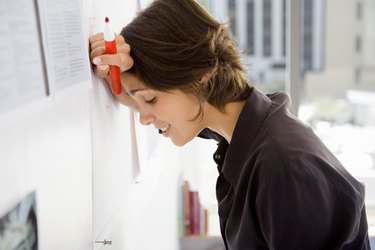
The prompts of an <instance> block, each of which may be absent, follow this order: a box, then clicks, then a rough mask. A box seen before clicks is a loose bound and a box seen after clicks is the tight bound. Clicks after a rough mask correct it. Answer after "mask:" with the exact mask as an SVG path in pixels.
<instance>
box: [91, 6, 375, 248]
mask: <svg viewBox="0 0 375 250" xmlns="http://www.w3.org/2000/svg"><path fill="white" fill-rule="evenodd" d="M102 37H103V36H102V34H97V35H95V36H93V37H91V38H90V42H91V55H90V56H91V59H92V60H93V63H94V65H95V67H94V68H95V71H96V74H97V75H98V76H99V77H103V78H106V79H107V82H108V83H109V82H110V79H109V78H108V65H117V66H119V67H120V68H121V69H122V71H123V73H122V84H123V88H124V94H122V95H120V96H116V98H117V99H118V100H119V101H120V102H121V103H123V104H125V105H128V106H130V107H132V108H134V109H136V110H137V111H138V112H139V113H140V122H141V123H142V124H144V125H154V126H155V128H156V129H158V130H159V133H161V134H163V135H164V136H165V137H169V138H170V139H171V140H172V142H173V143H174V144H175V145H178V146H182V145H184V144H186V143H187V142H189V141H191V140H192V139H194V138H195V137H196V136H198V135H199V136H202V137H207V138H212V139H215V140H217V141H218V142H219V144H218V145H219V146H218V149H217V151H216V152H215V154H214V160H215V162H216V163H217V164H218V170H219V177H218V180H217V186H216V189H217V199H218V205H219V217H220V227H221V233H222V237H223V240H224V243H225V246H226V248H227V249H304V250H306V249H370V246H369V240H368V234H367V220H366V213H365V205H364V187H363V185H362V184H360V183H359V182H358V181H356V180H355V179H354V178H353V177H352V176H351V175H350V174H349V173H348V172H347V171H346V170H345V169H344V167H343V166H342V165H341V164H340V163H339V162H338V160H337V159H336V158H335V157H334V156H333V154H332V153H331V152H330V151H329V150H328V149H327V148H326V147H325V146H324V145H323V143H322V142H321V141H320V140H319V139H318V138H317V137H316V135H315V134H314V132H313V131H312V130H311V128H309V127H308V126H306V125H305V124H303V123H302V122H300V121H299V120H298V119H297V118H295V117H294V116H293V115H292V113H291V107H290V100H289V97H288V96H287V95H286V94H285V93H275V94H272V95H265V94H263V93H261V92H260V91H258V90H256V89H255V88H253V87H251V86H250V84H249V83H248V81H247V80H246V78H245V76H244V73H245V71H244V67H243V65H242V62H241V60H240V54H239V52H238V51H237V49H236V47H235V45H234V42H233V40H232V38H231V36H230V33H229V31H228V29H227V28H226V27H225V26H223V25H222V24H220V23H218V22H217V21H216V20H214V19H213V18H212V17H211V16H210V15H209V14H208V13H207V12H206V11H205V10H204V9H203V8H201V7H200V6H199V5H198V4H197V3H196V2H194V1H193V0H156V1H154V2H153V3H152V4H151V5H150V6H149V7H148V8H147V9H145V10H144V11H142V12H140V13H139V14H138V16H137V17H136V18H135V19H134V20H133V21H132V22H131V23H129V24H128V25H127V26H126V27H125V28H124V29H123V30H122V32H121V36H118V38H117V43H118V51H119V53H118V54H116V55H104V51H105V50H104V42H103V39H102ZM124 37H125V40H126V42H125V40H124Z"/></svg>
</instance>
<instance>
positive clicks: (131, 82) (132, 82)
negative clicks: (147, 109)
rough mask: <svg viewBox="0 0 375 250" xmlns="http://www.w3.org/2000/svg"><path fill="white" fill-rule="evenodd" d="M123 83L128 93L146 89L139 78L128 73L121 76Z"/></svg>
mask: <svg viewBox="0 0 375 250" xmlns="http://www.w3.org/2000/svg"><path fill="white" fill-rule="evenodd" d="M121 82H122V85H124V87H125V89H126V91H130V90H131V89H139V88H146V87H145V86H144V85H143V83H142V82H141V80H140V79H139V78H138V77H137V76H135V75H133V74H130V73H127V72H124V73H122V74H121Z"/></svg>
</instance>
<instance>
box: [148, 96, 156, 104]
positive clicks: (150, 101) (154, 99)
mask: <svg viewBox="0 0 375 250" xmlns="http://www.w3.org/2000/svg"><path fill="white" fill-rule="evenodd" d="M156 101H157V99H156V97H154V98H152V99H150V100H146V101H145V102H146V103H147V104H155V103H156Z"/></svg>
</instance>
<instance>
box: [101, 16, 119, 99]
mask: <svg viewBox="0 0 375 250" xmlns="http://www.w3.org/2000/svg"><path fill="white" fill-rule="evenodd" d="M104 43H105V52H106V53H107V54H116V53H117V49H116V36H115V32H113V31H112V29H111V27H110V26H109V19H108V17H106V18H105V26H104ZM109 76H110V77H111V82H112V93H113V94H114V95H119V94H121V91H122V86H121V79H120V68H119V67H117V66H114V65H110V68H109Z"/></svg>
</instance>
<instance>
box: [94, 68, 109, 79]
mask: <svg viewBox="0 0 375 250" xmlns="http://www.w3.org/2000/svg"><path fill="white" fill-rule="evenodd" d="M94 73H95V75H97V76H98V77H99V78H106V77H107V76H108V74H109V66H108V65H99V66H97V67H94Z"/></svg>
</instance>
